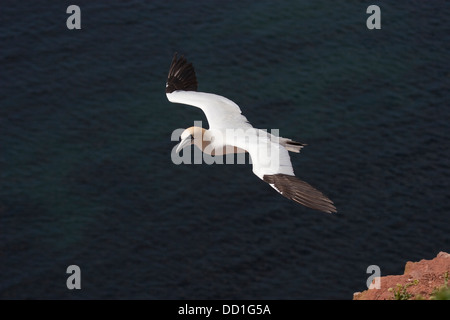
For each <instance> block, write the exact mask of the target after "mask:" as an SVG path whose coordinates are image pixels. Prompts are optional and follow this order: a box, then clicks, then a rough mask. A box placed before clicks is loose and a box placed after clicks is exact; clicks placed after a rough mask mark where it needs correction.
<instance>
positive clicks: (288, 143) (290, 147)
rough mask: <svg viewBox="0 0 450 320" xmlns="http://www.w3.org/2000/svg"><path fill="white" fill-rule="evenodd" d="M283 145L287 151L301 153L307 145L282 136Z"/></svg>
mask: <svg viewBox="0 0 450 320" xmlns="http://www.w3.org/2000/svg"><path fill="white" fill-rule="evenodd" d="M280 140H281V141H280V142H281V145H282V146H283V147H285V148H286V150H287V151H290V152H296V153H300V150H301V149H302V148H303V147H304V146H306V144H304V143H300V142H297V141H293V140H291V139H287V138H281V139H280Z"/></svg>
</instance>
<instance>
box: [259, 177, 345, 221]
mask: <svg viewBox="0 0 450 320" xmlns="http://www.w3.org/2000/svg"><path fill="white" fill-rule="evenodd" d="M263 180H264V181H265V182H267V183H269V184H272V185H273V186H275V188H276V189H277V190H278V192H280V193H281V194H282V195H283V196H285V197H286V198H288V199H291V200H293V201H295V202H298V203H300V204H302V205H304V206H306V207H309V208H311V209H314V210H319V211H323V212H327V213H337V210H336V207H335V206H334V203H333V201H331V200H330V199H328V197H327V196H325V195H324V194H323V193H322V192H320V191H319V190H317V189H316V188H314V187H313V186H311V185H310V184H309V183H307V182H305V181H302V180H300V179H298V178H296V177H295V176H290V175H286V174H274V175H264V177H263Z"/></svg>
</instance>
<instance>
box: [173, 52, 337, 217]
mask: <svg viewBox="0 0 450 320" xmlns="http://www.w3.org/2000/svg"><path fill="white" fill-rule="evenodd" d="M166 95H167V98H168V100H169V101H170V102H173V103H181V104H187V105H192V106H195V107H198V108H200V109H201V110H202V111H203V112H204V113H205V115H206V118H207V120H208V124H209V129H208V130H206V129H204V128H199V127H191V128H188V129H186V130H185V131H184V132H183V134H182V135H181V140H182V141H181V142H180V144H179V146H178V148H177V152H179V151H180V150H181V149H182V148H184V147H185V146H187V145H191V144H195V145H196V146H197V147H199V148H200V149H201V150H202V151H203V152H205V153H208V154H211V155H223V154H227V153H243V152H248V153H249V154H250V158H251V161H252V169H253V173H254V174H255V175H256V176H258V177H259V178H260V179H261V180H263V181H265V182H267V183H269V184H270V186H271V187H273V188H274V189H275V190H277V191H278V192H279V193H281V194H282V195H283V196H285V197H287V198H289V199H291V200H294V201H296V202H298V203H300V204H303V205H305V206H307V207H310V208H312V209H316V210H321V211H324V212H336V208H335V206H334V205H333V202H332V201H331V200H330V199H328V198H327V197H326V196H325V195H323V194H322V193H321V192H320V191H318V190H317V189H315V188H314V187H312V186H311V185H309V184H308V183H306V182H304V181H301V180H299V179H297V178H296V177H295V174H294V170H293V167H292V164H291V160H290V157H289V152H288V151H291V152H297V153H298V152H300V149H301V148H302V147H303V146H304V144H301V143H298V142H295V141H293V140H291V139H287V138H282V137H277V136H275V135H272V134H271V133H268V132H267V131H265V130H261V129H257V128H254V127H253V126H252V125H251V124H250V123H249V122H248V120H247V118H246V117H245V116H244V115H242V113H241V109H240V108H239V106H238V105H237V104H236V103H234V102H233V101H231V100H229V99H227V98H225V97H222V96H220V95H216V94H212V93H205V92H197V78H196V76H195V71H194V68H193V66H192V64H191V63H188V62H187V61H186V59H184V58H183V57H180V58H178V57H177V55H175V56H174V58H173V60H172V64H171V67H170V70H169V75H168V79H167V84H166Z"/></svg>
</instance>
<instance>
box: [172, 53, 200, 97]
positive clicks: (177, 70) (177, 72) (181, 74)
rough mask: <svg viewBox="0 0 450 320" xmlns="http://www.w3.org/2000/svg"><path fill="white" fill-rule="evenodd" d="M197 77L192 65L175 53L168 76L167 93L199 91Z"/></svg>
mask: <svg viewBox="0 0 450 320" xmlns="http://www.w3.org/2000/svg"><path fill="white" fill-rule="evenodd" d="M197 85H198V83H197V77H196V76H195V70H194V66H193V65H192V63H188V62H187V60H186V58H184V57H183V56H181V57H179V58H178V54H177V53H175V54H174V56H173V59H172V63H171V65H170V69H169V75H168V76H167V84H166V93H172V92H174V91H176V90H184V91H197Z"/></svg>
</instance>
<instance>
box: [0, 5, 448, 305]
mask: <svg viewBox="0 0 450 320" xmlns="http://www.w3.org/2000/svg"><path fill="white" fill-rule="evenodd" d="M70 4H72V3H66V2H64V1H63V2H59V1H58V2H56V1H52V2H51V3H47V2H44V1H33V2H29V3H28V4H27V5H25V4H20V2H18V1H5V2H4V3H2V8H1V11H0V26H1V32H0V298H3V299H22V298H33V299H48V298H63V299H77V298H85V299H90V298H123V299H125V298H126V299H183V298H191V299H200V298H202V299H203V298H204V299H208V298H219V299H222V298H226V299H263V298H264V299H351V298H352V294H353V292H355V291H362V290H364V289H365V288H366V279H367V277H368V276H369V275H368V274H367V273H366V269H367V267H368V266H369V265H372V264H376V265H378V266H379V267H380V268H381V273H382V275H387V274H400V273H402V272H403V267H404V264H405V262H406V261H407V260H413V261H417V260H420V259H423V258H425V259H430V258H432V257H434V256H435V255H436V254H437V253H438V252H439V251H447V252H449V251H450V239H449V235H450V225H449V217H450V214H449V212H450V164H449V158H450V151H449V142H448V138H449V135H450V125H449V121H450V106H449V88H450V77H449V63H448V61H449V52H450V21H449V17H450V6H449V4H448V2H444V1H433V2H431V1H430V2H427V1H396V2H395V3H392V2H391V1H389V2H387V1H381V2H380V1H378V2H377V4H378V5H379V6H380V8H381V17H382V20H381V23H382V29H381V30H368V29H367V28H366V19H367V17H368V16H369V15H368V14H366V8H367V6H368V4H366V3H364V2H359V1H346V2H345V4H344V3H342V4H337V3H336V2H332V1H226V2H223V1H195V2H194V1H182V2H181V1H179V2H175V1H145V2H144V1H108V2H106V1H95V3H94V2H92V1H77V4H78V5H79V6H80V8H81V26H82V29H81V30H68V29H67V28H66V19H67V17H68V16H69V15H68V14H66V8H67V6H68V5H70ZM175 51H178V52H180V53H183V54H185V55H186V56H187V57H188V59H189V60H190V61H192V62H193V63H194V65H195V67H196V71H197V77H198V80H199V90H201V91H206V92H214V93H217V94H220V95H223V96H226V97H228V98H230V99H232V100H233V101H235V102H236V103H237V104H239V105H240V106H241V109H242V110H243V112H244V114H245V115H246V116H247V118H248V119H249V121H250V122H251V123H252V124H253V125H254V126H255V127H260V128H266V129H273V128H277V129H280V134H281V135H282V136H285V137H290V138H293V139H295V140H297V141H301V142H304V143H307V144H308V146H307V147H306V148H305V149H304V150H303V151H302V153H301V154H300V155H298V154H293V155H292V157H291V159H292V163H293V165H294V170H295V171H296V173H297V175H298V176H299V177H301V178H302V179H304V180H305V181H308V182H309V183H311V184H312V185H314V186H316V187H317V188H319V189H320V190H322V191H323V192H324V193H326V194H327V195H328V196H329V197H330V198H331V199H333V200H334V202H335V204H336V206H337V208H338V211H339V212H338V214H336V215H328V214H324V213H320V212H315V211H313V210H310V209H307V208H305V207H302V206H299V205H298V204H296V203H294V202H290V201H288V200H286V199H285V198H283V197H282V196H280V195H278V194H276V193H275V192H274V191H273V190H272V189H271V188H270V187H269V186H268V185H266V184H265V183H263V182H262V181H260V180H259V179H258V178H257V177H256V176H255V175H253V174H252V172H251V167H250V165H227V166H226V165H206V164H203V165H179V166H177V165H174V164H173V163H172V161H171V157H170V154H171V150H172V148H173V147H174V145H175V144H176V143H177V142H175V141H171V139H170V137H171V134H172V131H173V130H174V129H176V128H186V127H189V126H192V125H193V122H194V120H203V121H204V125H205V126H207V125H206V119H205V118H204V116H203V114H202V113H201V112H200V111H199V110H198V109H195V108H192V107H188V106H183V105H176V104H171V103H169V102H168V101H167V99H166V97H165V94H164V87H165V77H166V75H167V71H168V67H169V64H170V61H171V59H172V55H173V53H174V52H175ZM72 264H76V265H78V266H80V268H81V273H82V289H81V290H78V291H70V290H68V289H67V288H66V279H67V276H68V275H67V274H66V268H67V266H69V265H72Z"/></svg>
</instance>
